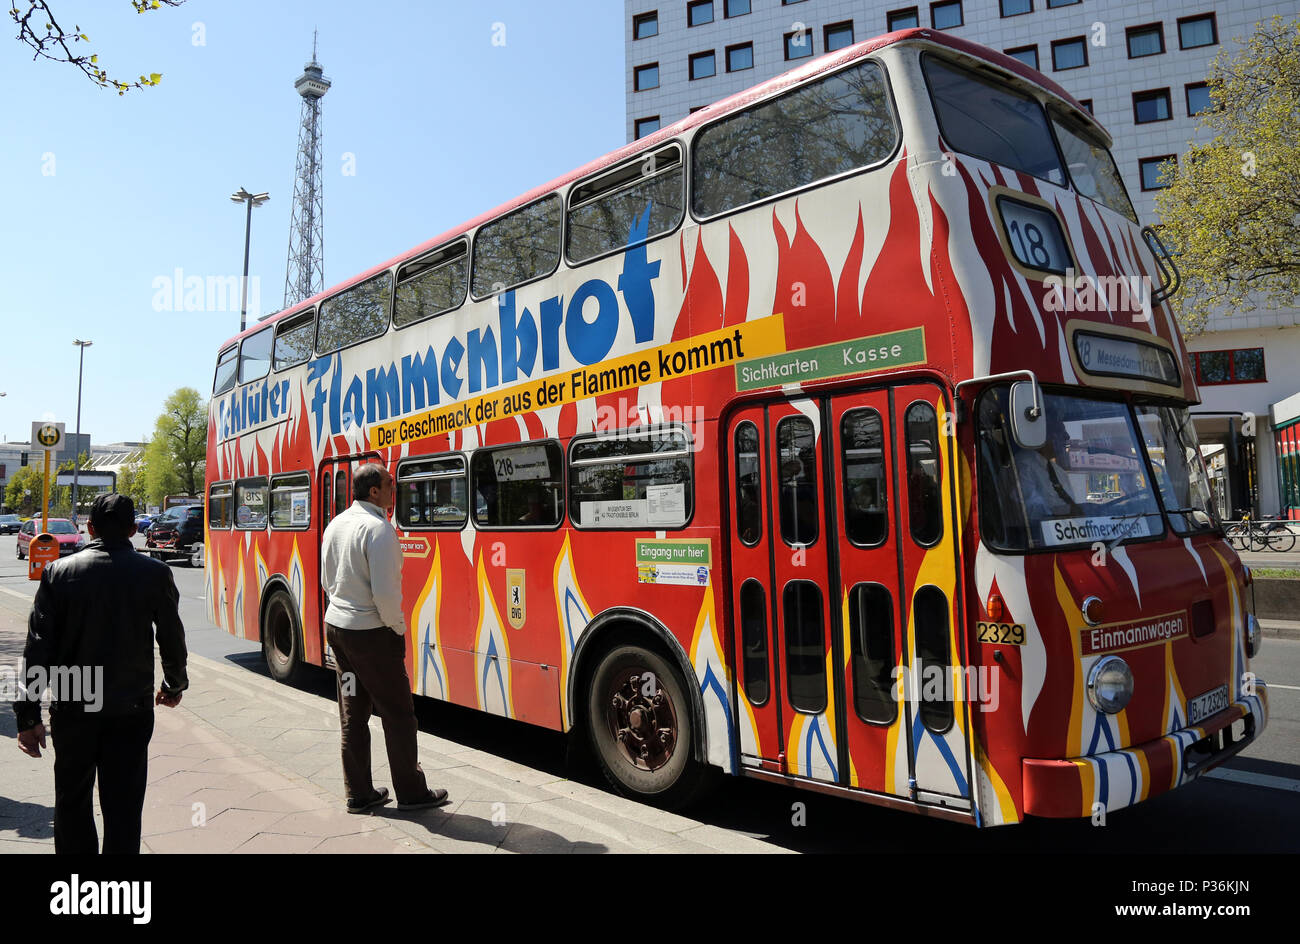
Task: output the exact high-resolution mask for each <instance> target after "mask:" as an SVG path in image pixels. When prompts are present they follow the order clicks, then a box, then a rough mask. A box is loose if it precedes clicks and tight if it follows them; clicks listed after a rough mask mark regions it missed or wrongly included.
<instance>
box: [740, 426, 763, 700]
mask: <svg viewBox="0 0 1300 944" xmlns="http://www.w3.org/2000/svg"><path fill="white" fill-rule="evenodd" d="M735 448H736V533H737V534H738V535H739V536H740V540H741V543H742V544H744V545H746V546H747V547H753V546H754V545H755V544H757V543H758V542H759V539H761V538H762V537H763V506H762V494H763V474H762V462H761V457H760V456H759V454H758V427H757V426H755V425H754V424H753V423H750V422H748V421H746V422H744V423H741V424H740V425H739V426H737V427H736V447H735ZM751 700H752V699H751Z"/></svg>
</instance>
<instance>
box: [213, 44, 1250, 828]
mask: <svg viewBox="0 0 1300 944" xmlns="http://www.w3.org/2000/svg"><path fill="white" fill-rule="evenodd" d="M1109 144H1110V139H1109V137H1108V136H1107V134H1106V132H1105V131H1104V130H1103V129H1102V128H1101V127H1100V126H1099V125H1098V124H1097V123H1096V121H1095V120H1094V119H1093V118H1092V116H1091V115H1089V114H1088V112H1086V111H1085V110H1084V109H1083V108H1082V107H1080V105H1079V103H1078V102H1076V101H1075V100H1074V99H1072V98H1071V97H1070V96H1069V95H1068V94H1067V93H1066V92H1065V91H1064V90H1062V89H1061V88H1060V87H1058V86H1057V85H1056V84H1055V83H1053V82H1052V81H1050V80H1049V79H1047V78H1046V77H1044V76H1043V75H1041V74H1039V73H1038V72H1036V71H1034V70H1032V69H1029V68H1028V67H1026V66H1024V65H1022V64H1020V63H1019V62H1016V61H1015V60H1013V59H1010V58H1008V57H1007V56H1004V55H1001V54H998V53H996V52H993V51H991V50H989V49H986V48H984V47H981V46H977V45H974V44H972V43H969V42H966V41H963V40H960V39H956V38H953V37H951V36H949V35H946V34H944V33H941V32H934V31H930V30H909V31H904V32H898V33H892V34H889V35H886V36H881V37H878V38H875V39H872V40H869V41H867V42H863V43H859V44H857V45H855V46H852V47H849V48H847V49H844V50H841V51H839V52H836V53H834V54H832V55H828V56H825V57H823V58H821V59H817V60H815V61H811V62H809V63H808V64H807V65H805V66H803V67H802V68H799V69H796V70H794V71H792V72H789V73H787V74H785V75H782V76H780V77H779V78H776V79H773V80H772V81H770V82H766V83H764V84H762V85H759V86H757V87H755V88H753V89H751V90H749V91H747V92H744V93H742V94H740V95H736V96H734V97H732V98H730V99H727V100H725V101H722V102H719V103H717V104H714V105H712V106H709V107H708V108H705V109H703V110H702V111H700V112H697V113H695V114H693V115H692V116H691V117H689V118H687V119H685V120H683V121H681V122H678V123H677V124H675V125H672V126H670V127H666V128H663V129H662V130H660V131H658V132H657V133H655V134H653V135H651V136H649V137H647V138H644V139H642V140H638V141H636V142H634V143H632V144H629V145H627V146H625V147H623V148H620V149H619V150H617V151H615V152H613V153H612V154H609V155H606V156H605V157H602V158H600V159H599V160H596V161H593V162H592V163H590V164H588V165H586V166H584V167H581V168H579V169H578V170H575V171H573V172H572V173H570V174H567V175H565V176H563V177H561V178H560V179H558V180H554V181H552V182H550V183H548V184H546V185H544V186H541V187H538V188H537V189H535V190H533V191H531V192H529V193H527V194H524V195H523V196H521V197H520V198H519V199H517V200H515V201H513V202H511V203H509V204H507V205H505V206H502V207H499V208H497V209H495V210H493V211H491V212H489V213H486V214H484V215H483V216H481V217H479V218H477V219H474V220H472V221H470V222H469V223H467V224H465V225H463V226H460V227H457V228H456V229H453V230H451V231H450V232H447V233H445V234H443V235H441V236H438V237H437V238H435V239H432V240H430V241H429V242H427V243H425V244H424V245H421V246H418V247H416V248H415V249H413V250H411V251H410V252H407V253H404V254H402V255H401V256H399V257H398V258H396V259H393V260H391V261H389V262H386V263H384V264H383V265H379V266H376V267H375V268H373V269H371V270H369V271H367V272H364V273H362V274H360V275H358V276H357V277H355V278H353V279H350V280H348V281H347V282H345V283H343V284H341V285H339V286H337V287H335V288H332V289H330V290H329V291H328V292H325V293H323V294H321V295H319V296H316V297H314V298H312V299H309V300H308V301H305V302H303V303H301V304H299V305H296V306H294V307H292V308H290V309H288V310H286V311H284V312H282V313H280V314H278V315H276V316H275V317H274V318H272V319H270V320H268V321H267V322H264V323H262V324H259V325H256V326H254V327H252V328H250V329H248V330H247V331H245V332H244V333H242V334H241V335H240V336H238V337H236V338H234V339H232V340H231V341H229V342H228V343H227V344H225V345H223V346H222V348H221V350H220V352H219V355H218V361H217V369H216V378H215V384H214V390H213V397H212V405H211V423H210V428H209V433H208V462H207V483H206V484H207V497H208V509H209V513H208V516H207V528H208V535H207V542H206V546H207V562H206V581H207V585H208V593H207V599H208V601H209V607H210V612H211V616H212V619H213V620H214V621H215V622H216V623H218V624H219V625H221V626H223V627H224V628H226V629H227V630H228V631H229V632H231V633H234V634H236V635H238V636H240V637H243V638H247V639H252V640H257V639H260V640H261V641H262V643H263V647H264V649H265V651H266V654H267V661H268V663H269V665H270V666H271V670H272V672H273V673H274V674H275V675H276V676H277V677H278V678H281V679H287V678H289V677H290V676H292V675H293V674H294V672H295V670H296V668H297V667H298V666H300V665H302V664H305V663H311V664H317V665H320V664H329V655H330V654H329V652H328V651H327V648H326V646H325V643H324V639H323V632H322V620H321V614H322V611H323V607H322V594H321V591H320V587H319V581H318V559H319V558H318V550H319V545H320V537H321V533H322V531H323V530H324V527H325V525H326V524H327V522H328V521H329V520H330V518H331V517H332V516H333V515H335V514H337V513H338V511H339V510H341V509H342V508H344V507H346V506H347V504H348V503H349V502H350V501H351V500H352V496H351V475H352V472H353V470H354V469H355V468H356V467H357V465H358V463H362V462H367V461H379V462H382V463H384V464H385V465H386V466H387V467H388V468H389V469H391V470H392V471H393V473H394V475H395V476H396V479H397V490H398V499H397V506H396V509H395V511H394V514H393V525H394V527H395V528H396V529H397V531H398V534H399V536H400V539H401V542H402V546H403V548H404V552H405V568H404V576H403V606H404V607H405V611H406V613H407V621H408V626H409V634H408V640H407V641H408V649H407V660H408V670H409V672H410V676H411V679H412V684H413V687H414V691H415V692H416V693H418V694H421V695H426V696H430V697H434V698H441V699H446V700H449V701H452V702H455V703H457V704H461V705H467V706H470V707H473V708H478V709H481V710H484V711H489V712H494V713H496V714H500V715H505V716H508V717H510V718H514V719H518V720H520V721H526V722H530V723H532V724H537V725H542V726H545V727H548V728H553V729H556V730H560V731H575V732H577V733H578V735H579V736H582V737H585V738H587V739H588V740H589V742H590V743H591V745H592V747H593V749H594V753H595V754H596V756H597V757H598V758H599V760H600V763H601V765H602V767H603V768H604V770H605V772H606V774H607V775H608V777H609V779H610V781H611V782H612V783H613V784H614V785H615V786H616V787H617V788H618V789H620V790H621V791H623V792H625V793H627V794H629V795H632V796H636V797H641V798H645V799H648V800H651V801H654V802H659V803H663V804H666V805H674V804H677V803H680V802H683V801H684V800H685V799H687V798H689V796H690V795H691V793H692V792H693V791H694V790H695V788H696V786H697V783H698V780H699V778H700V776H701V775H702V774H704V773H705V772H707V769H708V768H710V767H714V768H720V769H721V770H723V771H726V772H728V773H731V774H735V775H740V776H747V777H756V778H761V779H765V780H771V781H779V782H786V783H797V784H800V785H803V786H805V787H807V788H810V789H814V790H821V791H825V792H831V793H836V794H841V795H844V796H850V797H855V798H859V799H862V800H865V801H869V802H876V803H881V804H884V805H887V806H893V807H898V808H906V809H911V810H915V811H918V812H924V813H927V814H930V815H938V816H942V817H947V818H951V819H956V820H961V821H968V822H973V823H976V824H980V825H994V824H1000V823H1009V822H1016V821H1019V820H1021V819H1022V818H1023V817H1025V816H1026V815H1037V816H1053V817H1074V816H1093V817H1096V816H1098V815H1104V812H1105V811H1107V810H1115V809H1118V808H1121V807H1125V806H1128V805H1131V804H1134V803H1137V802H1139V801H1141V800H1144V799H1146V798H1148V797H1151V796H1154V795H1156V794H1159V793H1162V792H1164V791H1166V790H1169V789H1171V788H1174V787H1177V786H1179V785H1180V784H1183V783H1186V782H1188V781H1189V780H1192V779H1194V778H1195V777H1196V776H1198V775H1199V774H1200V773H1202V772H1203V771H1205V770H1207V769H1208V768H1210V767H1212V766H1214V765H1216V764H1218V763H1221V762H1222V761H1223V760H1225V759H1226V758H1228V757H1229V756H1231V755H1233V754H1235V753H1236V752H1238V751H1240V750H1241V749H1242V747H1244V746H1245V745H1246V744H1249V743H1250V742H1251V741H1252V740H1253V739H1254V738H1256V737H1258V736H1259V734H1260V732H1261V731H1262V730H1263V727H1264V724H1265V719H1266V713H1267V697H1266V689H1265V687H1264V685H1263V683H1261V682H1258V681H1256V680H1255V679H1254V678H1253V676H1252V675H1251V674H1250V673H1249V659H1250V657H1252V656H1253V655H1254V652H1255V650H1256V648H1257V647H1258V645H1259V630H1258V624H1257V623H1256V621H1255V618H1254V616H1253V614H1252V605H1251V600H1252V594H1253V591H1252V588H1251V586H1250V576H1249V571H1248V570H1247V569H1246V568H1245V567H1243V565H1242V564H1241V562H1240V561H1239V560H1238V558H1237V556H1236V554H1235V553H1234V552H1233V551H1232V550H1231V548H1230V547H1229V545H1228V544H1227V542H1226V541H1225V540H1224V537H1223V533H1222V530H1221V528H1220V526H1219V524H1218V522H1217V521H1216V519H1215V517H1214V513H1213V511H1212V508H1211V495H1210V490H1209V487H1208V483H1207V478H1206V473H1205V469H1204V466H1203V464H1202V462H1201V458H1200V453H1199V448H1198V446H1197V443H1196V440H1195V436H1194V434H1193V432H1192V427H1191V423H1190V422H1189V420H1188V407H1189V405H1190V404H1193V403H1195V402H1197V398H1198V395H1197V390H1196V387H1195V384H1194V382H1193V379H1192V375H1191V372H1190V370H1189V366H1188V359H1187V354H1186V350H1185V348H1184V345H1183V342H1182V339H1181V337H1180V336H1179V332H1178V329H1177V327H1176V325H1175V322H1174V320H1173V318H1172V316H1171V314H1170V310H1169V308H1168V306H1167V304H1165V301H1164V299H1165V298H1166V297H1167V295H1168V293H1169V292H1170V291H1172V290H1173V289H1174V288H1175V287H1176V286H1175V285H1174V284H1172V283H1173V282H1174V281H1175V280H1176V270H1175V269H1174V268H1173V265H1172V262H1171V260H1170V259H1169V255H1168V253H1166V252H1165V251H1164V249H1163V247H1162V246H1161V245H1160V243H1159V240H1158V238H1157V237H1155V235H1154V234H1153V233H1152V232H1151V231H1150V230H1149V229H1144V228H1143V227H1141V226H1140V225H1139V224H1138V222H1137V219H1136V216H1135V213H1134V211H1133V208H1132V205H1131V203H1130V201H1129V199H1128V196H1127V193H1126V191H1125V188H1124V185H1123V183H1122V181H1121V179H1120V175H1119V173H1118V171H1117V170H1116V167H1115V164H1114V161H1113V160H1112V158H1111V156H1110V153H1109V150H1108V148H1109Z"/></svg>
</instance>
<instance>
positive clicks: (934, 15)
mask: <svg viewBox="0 0 1300 944" xmlns="http://www.w3.org/2000/svg"><path fill="white" fill-rule="evenodd" d="M962 22H963V20H962V15H961V0H943V2H942V3H932V4H930V25H931V26H933V27H934V28H935V29H953V28H954V27H957V26H961V25H962Z"/></svg>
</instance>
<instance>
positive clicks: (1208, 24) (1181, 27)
mask: <svg viewBox="0 0 1300 944" xmlns="http://www.w3.org/2000/svg"><path fill="white" fill-rule="evenodd" d="M1218 44H1219V30H1218V27H1217V26H1216V25H1215V22H1214V14H1213V13H1206V14H1203V15H1202V16H1187V17H1183V18H1182V19H1181V20H1179V21H1178V48H1179V49H1199V48H1200V47H1202V46H1217V45H1218Z"/></svg>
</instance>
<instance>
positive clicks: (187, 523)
mask: <svg viewBox="0 0 1300 944" xmlns="http://www.w3.org/2000/svg"><path fill="white" fill-rule="evenodd" d="M140 550H141V551H142V552H144V553H145V554H148V555H150V556H151V557H156V558H157V559H158V560H163V561H165V560H173V559H175V560H183V561H184V562H185V563H186V564H188V565H190V566H191V567H195V566H200V567H201V566H202V565H203V506H202V505H178V506H176V507H174V508H169V509H167V510H166V511H164V512H163V513H162V514H161V515H159V516H158V517H157V518H154V519H153V524H151V525H149V530H148V531H146V532H145V535H144V547H142V548H140Z"/></svg>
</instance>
